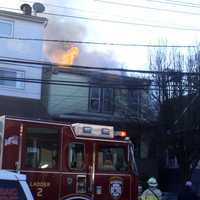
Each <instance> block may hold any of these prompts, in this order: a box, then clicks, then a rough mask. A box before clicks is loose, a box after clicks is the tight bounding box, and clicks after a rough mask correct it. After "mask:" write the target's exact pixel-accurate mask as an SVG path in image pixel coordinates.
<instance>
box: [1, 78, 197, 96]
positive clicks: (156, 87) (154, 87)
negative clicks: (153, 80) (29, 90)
mask: <svg viewBox="0 0 200 200" xmlns="http://www.w3.org/2000/svg"><path fill="white" fill-rule="evenodd" d="M0 80H1V81H14V82H25V83H34V84H43V85H58V86H70V87H83V88H90V87H96V88H112V89H129V90H130V89H131V90H144V91H145V90H146V91H151V90H153V91H157V90H158V91H160V90H161V89H160V88H159V87H160V86H159V85H156V84H151V85H150V84H136V85H134V86H133V85H132V84H130V85H129V86H128V85H126V84H123V83H122V84H110V83H109V84H106V83H104V84H102V83H101V84H98V83H87V84H86V83H85V82H76V81H59V80H45V79H30V78H13V77H5V76H4V77H0ZM190 89H191V88H190V87H189V86H187V85H186V86H185V88H184V89H181V91H190ZM167 91H169V92H170V91H171V92H174V91H175V90H173V89H167ZM176 91H177V92H178V91H179V90H176ZM194 91H195V89H194Z"/></svg>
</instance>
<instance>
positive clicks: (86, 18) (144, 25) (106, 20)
mask: <svg viewBox="0 0 200 200" xmlns="http://www.w3.org/2000/svg"><path fill="white" fill-rule="evenodd" d="M4 8H5V7H4ZM8 9H11V8H8ZM11 10H12V9H11ZM42 14H43V15H45V14H46V15H49V16H56V17H65V18H73V19H81V20H87V21H88V20H91V21H99V22H106V23H116V24H122V25H133V26H143V27H151V28H164V29H174V30H184V31H194V32H199V31H200V29H198V28H194V27H177V26H166V25H156V24H147V23H137V22H127V21H121V20H112V19H101V18H93V17H83V16H76V15H66V14H58V13H51V12H44V13H42ZM195 15H196V14H195ZM198 15H200V14H198Z"/></svg>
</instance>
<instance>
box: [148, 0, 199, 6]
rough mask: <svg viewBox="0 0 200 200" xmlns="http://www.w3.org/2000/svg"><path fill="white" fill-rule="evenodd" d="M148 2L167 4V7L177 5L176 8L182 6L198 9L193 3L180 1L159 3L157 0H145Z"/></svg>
mask: <svg viewBox="0 0 200 200" xmlns="http://www.w3.org/2000/svg"><path fill="white" fill-rule="evenodd" d="M146 1H150V2H155V3H160V4H169V5H177V6H184V7H191V8H200V4H193V3H186V2H185V3H184V2H180V1H159V0H146Z"/></svg>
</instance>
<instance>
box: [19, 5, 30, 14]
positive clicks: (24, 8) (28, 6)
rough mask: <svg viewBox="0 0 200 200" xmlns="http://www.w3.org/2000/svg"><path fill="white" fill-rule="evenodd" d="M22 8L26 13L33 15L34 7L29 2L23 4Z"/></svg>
mask: <svg viewBox="0 0 200 200" xmlns="http://www.w3.org/2000/svg"><path fill="white" fill-rule="evenodd" d="M20 9H21V10H22V11H23V14H24V15H31V13H32V8H31V6H30V5H29V4H26V3H24V4H22V5H21V6H20Z"/></svg>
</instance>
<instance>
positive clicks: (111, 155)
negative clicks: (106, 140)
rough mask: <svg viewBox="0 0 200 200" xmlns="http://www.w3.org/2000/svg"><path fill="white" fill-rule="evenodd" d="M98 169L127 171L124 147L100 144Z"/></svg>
mask: <svg viewBox="0 0 200 200" xmlns="http://www.w3.org/2000/svg"><path fill="white" fill-rule="evenodd" d="M98 170H102V171H118V172H122V171H127V170H128V165H127V159H126V154H125V148H124V147H110V146H102V147H100V148H99V151H98Z"/></svg>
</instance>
